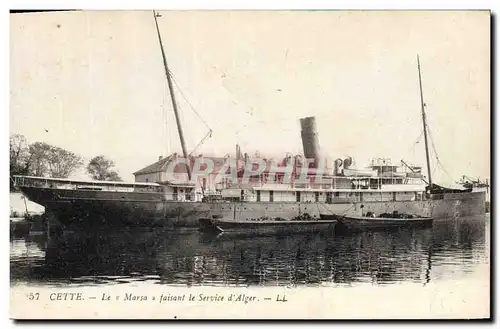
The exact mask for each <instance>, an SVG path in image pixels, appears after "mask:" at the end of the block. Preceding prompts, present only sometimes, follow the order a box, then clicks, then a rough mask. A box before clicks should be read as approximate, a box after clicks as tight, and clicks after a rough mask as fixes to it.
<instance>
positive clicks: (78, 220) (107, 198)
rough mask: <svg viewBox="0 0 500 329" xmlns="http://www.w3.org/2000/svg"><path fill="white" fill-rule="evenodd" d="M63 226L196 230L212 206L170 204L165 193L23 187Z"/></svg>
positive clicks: (191, 203) (32, 199) (29, 197)
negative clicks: (156, 227) (192, 228)
mask: <svg viewBox="0 0 500 329" xmlns="http://www.w3.org/2000/svg"><path fill="white" fill-rule="evenodd" d="M20 189H21V191H22V192H23V194H25V195H26V196H27V197H28V199H30V200H31V201H33V202H35V203H38V204H40V205H42V206H44V207H45V213H46V215H49V216H51V217H52V218H54V219H55V220H57V221H58V222H60V223H61V224H63V225H90V226H93V225H98V226H117V225H123V226H146V227H149V226H167V227H196V226H197V224H198V218H199V217H201V216H204V215H205V216H206V215H207V214H208V212H209V206H208V205H207V204H206V203H201V202H180V201H167V200H165V199H164V196H163V194H162V193H147V192H108V191H91V190H64V189H52V188H36V187H20Z"/></svg>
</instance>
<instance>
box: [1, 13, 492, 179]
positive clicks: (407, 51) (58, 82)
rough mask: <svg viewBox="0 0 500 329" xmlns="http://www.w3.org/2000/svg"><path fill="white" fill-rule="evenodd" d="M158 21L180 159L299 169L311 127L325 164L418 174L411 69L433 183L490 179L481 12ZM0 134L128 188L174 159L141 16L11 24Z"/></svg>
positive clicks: (35, 18)
mask: <svg viewBox="0 0 500 329" xmlns="http://www.w3.org/2000/svg"><path fill="white" fill-rule="evenodd" d="M160 13H161V15H162V16H161V17H159V18H158V24H159V29H160V32H161V36H162V41H163V45H164V49H165V53H166V56H167V62H168V65H169V68H170V70H171V72H172V74H173V77H174V80H175V82H176V84H175V86H176V88H175V97H176V99H177V100H178V103H179V106H180V116H181V122H182V127H183V130H184V134H185V139H186V144H187V149H188V152H191V151H193V150H194V149H195V148H196V146H197V145H198V143H199V142H200V141H201V139H202V138H203V137H204V136H205V134H206V133H207V132H208V129H209V128H210V129H211V130H212V131H213V133H212V137H211V138H209V139H207V140H205V142H204V143H203V144H202V145H201V146H200V147H199V148H197V149H196V152H197V153H203V154H205V155H218V156H223V155H225V154H227V153H230V154H234V153H235V145H236V144H237V143H238V144H239V145H240V146H241V148H242V151H243V152H247V153H249V154H250V155H253V154H254V153H255V152H256V151H257V150H258V151H259V152H260V154H261V155H264V156H276V157H282V156H284V155H285V153H286V152H291V153H294V154H299V153H302V143H301V139H300V123H299V119H300V118H302V117H305V116H315V117H316V120H317V126H318V133H319V143H320V146H321V152H322V154H323V155H324V156H327V157H330V158H333V159H335V158H338V157H340V158H344V157H346V156H352V157H353V158H354V160H355V163H356V165H357V166H358V167H363V166H364V165H367V164H369V161H370V160H371V159H372V158H379V157H384V158H391V159H392V161H393V162H394V163H399V161H400V160H401V159H404V160H405V161H407V162H411V163H416V164H420V165H422V166H424V167H425V152H424V144H423V139H422V137H420V138H419V136H421V133H422V118H421V105H420V94H419V84H418V71H417V54H418V55H419V58H420V63H421V72H422V85H423V86H422V87H423V95H424V99H425V103H426V112H427V118H428V124H429V129H430V134H431V136H432V141H433V143H431V144H434V146H435V149H436V151H437V153H434V151H432V149H433V148H432V145H430V147H431V155H432V165H431V167H432V168H433V169H432V170H433V178H434V180H435V181H437V182H443V183H445V182H452V181H456V180H458V179H460V177H461V176H462V175H468V176H471V177H481V178H482V179H484V178H489V176H490V16H489V13H488V12H482V11H462V12H446V11H436V12H425V11H414V12H397V11H385V12H384V11H379V12H376V11H372V12H367V11H365V12H363V11H160ZM191 107H192V108H194V110H193V109H192V108H191ZM205 123H206V125H205ZM10 133H11V134H12V133H20V134H23V135H25V136H26V138H27V139H28V141H29V142H35V141H44V142H47V143H50V144H53V145H57V146H60V147H63V148H66V149H68V150H71V151H73V152H75V153H77V154H79V155H81V156H82V157H84V159H86V160H87V161H88V160H89V159H90V158H92V157H93V156H95V155H100V154H103V155H106V156H108V157H109V158H111V159H113V160H114V161H115V163H116V169H117V170H118V172H119V174H120V175H121V176H122V178H124V179H125V180H133V175H132V173H133V172H135V171H137V170H139V169H141V168H142V167H145V166H147V165H149V164H151V163H153V162H155V161H156V160H157V159H158V156H160V155H163V156H165V155H167V154H170V153H171V152H179V153H181V148H180V143H179V137H178V134H177V128H176V125H175V119H174V115H173V111H172V106H171V100H170V96H169V92H168V87H167V83H166V80H165V73H164V69H163V64H162V59H161V51H160V47H159V43H158V37H157V34H156V30H155V25H154V19H153V14H152V12H151V11H79V12H57V13H56V12H55V13H31V14H15V15H13V14H11V15H10ZM417 140H418V141H419V143H415V142H416V141H417ZM436 154H437V156H438V157H439V161H440V163H441V164H442V167H443V168H444V169H441V168H440V167H437V165H436V164H437V161H436ZM74 177H75V178H85V177H86V176H85V173H84V172H83V171H79V172H77V173H75V175H74Z"/></svg>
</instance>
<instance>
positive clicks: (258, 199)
mask: <svg viewBox="0 0 500 329" xmlns="http://www.w3.org/2000/svg"><path fill="white" fill-rule="evenodd" d="M257 202H260V191H257Z"/></svg>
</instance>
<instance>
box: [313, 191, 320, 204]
mask: <svg viewBox="0 0 500 329" xmlns="http://www.w3.org/2000/svg"><path fill="white" fill-rule="evenodd" d="M314 201H315V202H319V192H314Z"/></svg>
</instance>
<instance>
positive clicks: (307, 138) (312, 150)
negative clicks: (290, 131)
mask: <svg viewBox="0 0 500 329" xmlns="http://www.w3.org/2000/svg"><path fill="white" fill-rule="evenodd" d="M300 128H301V131H300V135H301V137H302V147H303V149H304V156H305V157H306V158H307V159H314V161H315V163H314V168H316V167H317V166H318V164H319V156H320V150H319V140H318V132H317V130H316V118H315V117H307V118H302V119H300Z"/></svg>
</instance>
